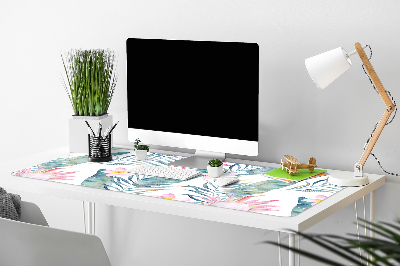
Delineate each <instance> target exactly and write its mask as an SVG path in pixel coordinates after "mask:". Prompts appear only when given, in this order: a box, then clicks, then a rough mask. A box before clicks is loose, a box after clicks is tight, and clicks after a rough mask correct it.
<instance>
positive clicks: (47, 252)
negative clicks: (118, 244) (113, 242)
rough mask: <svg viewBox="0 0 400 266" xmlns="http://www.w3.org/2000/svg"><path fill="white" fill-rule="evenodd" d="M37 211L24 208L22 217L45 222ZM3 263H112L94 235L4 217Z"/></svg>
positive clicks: (73, 265)
mask: <svg viewBox="0 0 400 266" xmlns="http://www.w3.org/2000/svg"><path fill="white" fill-rule="evenodd" d="M23 206H24V205H23ZM32 206H33V205H31V204H27V205H26V206H25V207H32ZM35 206H36V205H35ZM36 207H37V206H36ZM32 208H35V207H32ZM37 210H39V211H40V209H39V208H37ZM37 210H36V211H32V213H34V214H33V215H32V213H29V212H28V210H27V209H25V208H23V209H22V214H23V215H22V217H21V220H24V221H38V222H39V223H40V222H42V223H43V220H42V218H40V217H39V216H38V215H37ZM40 213H41V212H40ZM42 216H43V215H42ZM38 217H39V218H38ZM22 218H23V219H22ZM43 218H44V217H43ZM44 221H45V220H44ZM46 224H47V222H46ZM0 265H10V266H13V265H18V266H24V265H29V266H53V265H58V266H91V265H93V266H94V265H96V266H103V265H104V266H111V264H110V261H109V259H108V257H107V253H106V251H105V249H104V246H103V243H102V242H101V240H100V238H99V237H97V236H95V235H88V234H83V233H77V232H71V231H66V230H61V229H55V228H51V227H46V226H42V225H35V224H30V223H26V222H17V221H13V220H8V219H3V218H0Z"/></svg>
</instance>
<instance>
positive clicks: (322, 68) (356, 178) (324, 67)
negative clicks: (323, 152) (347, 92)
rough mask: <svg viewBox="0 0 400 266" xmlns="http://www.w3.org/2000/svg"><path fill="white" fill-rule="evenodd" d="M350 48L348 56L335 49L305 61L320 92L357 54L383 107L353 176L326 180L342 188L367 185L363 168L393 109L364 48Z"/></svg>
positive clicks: (336, 176)
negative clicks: (351, 49) (382, 112)
mask: <svg viewBox="0 0 400 266" xmlns="http://www.w3.org/2000/svg"><path fill="white" fill-rule="evenodd" d="M354 47H355V48H356V49H355V50H354V51H352V52H350V53H348V54H347V53H346V51H345V50H344V49H343V48H342V47H339V48H336V49H333V50H330V51H328V52H325V53H322V54H319V55H316V56H313V57H310V58H308V59H306V61H305V63H306V67H307V70H308V74H309V75H310V77H311V79H312V80H313V81H314V83H315V84H316V85H317V87H318V88H320V89H324V88H325V87H327V86H328V85H329V84H330V83H332V82H333V81H334V80H335V79H336V78H338V77H339V76H340V75H341V74H343V73H344V72H345V71H346V70H348V69H349V68H350V66H351V60H350V56H352V55H354V54H356V53H358V55H359V56H360V58H361V61H362V62H363V64H364V66H365V68H366V69H367V71H368V75H369V76H370V79H371V82H373V84H374V85H375V87H376V90H377V91H378V93H379V95H380V96H381V98H382V100H383V102H384V103H385V105H386V110H385V112H384V114H383V116H382V118H381V120H380V121H379V123H378V124H377V125H376V128H375V130H374V131H373V133H372V135H371V138H370V139H369V140H368V142H367V144H366V146H365V147H364V152H363V154H362V155H361V158H360V160H359V161H358V163H356V164H355V166H354V175H352V174H348V173H347V174H346V173H342V172H340V173H339V172H338V173H336V175H332V176H330V177H329V183H330V184H332V185H336V186H345V187H347V186H363V185H366V184H368V183H369V180H368V176H367V175H365V174H364V173H363V167H364V164H365V162H366V161H367V159H368V156H369V155H370V153H371V151H372V148H373V147H374V145H375V143H376V141H377V140H378V138H379V135H380V134H381V132H382V130H383V128H384V127H385V125H386V123H387V121H388V120H389V117H390V115H391V113H392V112H393V111H394V109H395V105H394V104H393V102H392V100H391V99H390V97H389V95H388V93H387V92H386V90H385V89H384V87H383V85H382V83H381V81H380V79H379V77H378V75H377V74H376V72H375V70H374V68H373V67H372V64H371V62H370V61H369V59H368V57H367V55H366V54H365V52H364V49H365V48H366V47H367V45H366V46H363V47H362V46H361V45H360V44H359V43H355V44H354Z"/></svg>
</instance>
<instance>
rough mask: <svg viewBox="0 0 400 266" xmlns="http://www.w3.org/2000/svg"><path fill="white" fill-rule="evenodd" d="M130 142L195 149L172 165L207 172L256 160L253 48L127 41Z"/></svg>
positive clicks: (256, 64)
mask: <svg viewBox="0 0 400 266" xmlns="http://www.w3.org/2000/svg"><path fill="white" fill-rule="evenodd" d="M126 53H127V95H128V139H129V141H131V142H134V141H135V139H137V138H139V139H140V140H141V141H142V142H143V143H145V144H149V145H152V144H153V145H161V146H169V147H178V148H186V149H196V153H195V155H194V156H192V157H189V158H186V159H184V160H179V161H176V162H173V163H171V164H172V165H175V166H182V167H187V168H194V169H205V168H206V167H207V162H208V161H209V160H210V159H215V158H219V159H221V160H223V159H225V154H226V153H230V154H239V155H248V156H256V155H258V117H259V108H258V106H259V100H258V92H259V48H258V44H257V43H244V42H217V41H189V40H162V39H138V38H129V39H127V41H126Z"/></svg>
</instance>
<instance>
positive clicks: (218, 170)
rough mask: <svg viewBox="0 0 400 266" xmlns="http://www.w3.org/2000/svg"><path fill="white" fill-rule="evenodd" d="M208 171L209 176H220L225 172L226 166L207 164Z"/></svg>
mask: <svg viewBox="0 0 400 266" xmlns="http://www.w3.org/2000/svg"><path fill="white" fill-rule="evenodd" d="M207 171H208V176H209V177H219V176H221V175H222V173H223V172H224V167H223V166H222V165H221V166H218V167H212V166H209V165H207Z"/></svg>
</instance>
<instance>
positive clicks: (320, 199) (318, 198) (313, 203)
mask: <svg viewBox="0 0 400 266" xmlns="http://www.w3.org/2000/svg"><path fill="white" fill-rule="evenodd" d="M326 198H327V196H324V195H318V196H316V197H315V199H303V200H302V201H306V202H311V206H314V205H315V204H317V203H318V202H321V201H323V200H324V199H326Z"/></svg>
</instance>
